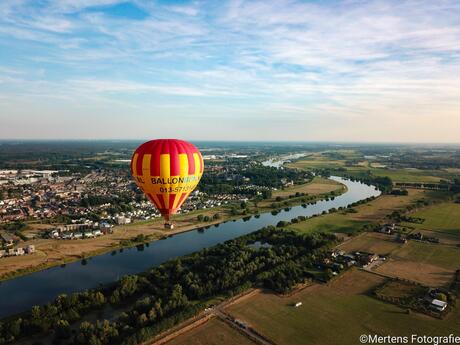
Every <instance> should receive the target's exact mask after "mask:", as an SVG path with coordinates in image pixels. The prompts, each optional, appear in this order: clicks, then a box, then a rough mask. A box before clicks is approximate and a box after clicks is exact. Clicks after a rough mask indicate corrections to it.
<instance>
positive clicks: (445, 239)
mask: <svg viewBox="0 0 460 345" xmlns="http://www.w3.org/2000/svg"><path fill="white" fill-rule="evenodd" d="M415 232H420V233H421V234H423V236H426V237H436V238H437V239H438V240H439V243H441V244H448V245H451V246H456V245H460V234H457V235H453V234H450V233H446V232H439V231H430V230H419V229H417V230H416V231H415Z"/></svg>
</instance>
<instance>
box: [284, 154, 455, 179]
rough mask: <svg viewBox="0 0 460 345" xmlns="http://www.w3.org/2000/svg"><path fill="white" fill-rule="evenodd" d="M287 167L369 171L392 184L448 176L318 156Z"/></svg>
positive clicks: (435, 172)
mask: <svg viewBox="0 0 460 345" xmlns="http://www.w3.org/2000/svg"><path fill="white" fill-rule="evenodd" d="M350 158H351V157H350ZM350 158H348V159H350ZM288 166H289V167H295V168H300V169H305V170H311V169H337V168H345V169H346V170H347V172H348V173H352V174H360V173H365V172H368V171H370V172H371V173H372V174H373V175H376V176H388V177H389V178H391V179H392V180H393V182H427V183H429V182H439V181H440V180H441V179H442V178H445V177H446V176H447V175H448V174H449V172H447V171H446V172H439V171H434V170H420V169H391V168H385V167H382V165H380V164H379V163H376V162H374V163H372V164H370V163H369V162H368V161H366V160H364V161H360V162H359V163H358V164H354V165H352V166H351V165H347V161H346V160H345V159H337V160H331V159H330V158H329V157H325V156H323V155H320V154H315V155H311V156H309V157H306V158H305V159H301V160H298V161H297V162H294V163H290V164H288Z"/></svg>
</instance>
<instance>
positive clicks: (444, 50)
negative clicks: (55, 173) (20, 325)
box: [0, 0, 460, 142]
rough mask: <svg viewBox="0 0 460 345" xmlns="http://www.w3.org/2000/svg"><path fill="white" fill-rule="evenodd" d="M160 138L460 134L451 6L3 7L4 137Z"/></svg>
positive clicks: (12, 1)
mask: <svg viewBox="0 0 460 345" xmlns="http://www.w3.org/2000/svg"><path fill="white" fill-rule="evenodd" d="M156 137H178V138H185V139H194V140H216V139H223V140H302V141H316V140H332V141H390V142H391V141H395V142H460V2H459V1H455V0H452V1H443V0H440V1H354V0H345V1H286V0H279V1H256V0H253V1H242V0H235V1H130V2H127V1H116V0H61V1H47V0H34V1H27V0H5V1H1V2H0V139H8V138H58V139H61V138H85V139H92V138H101V139H105V138H120V139H124V138H126V139H132V138H139V139H146V138H156Z"/></svg>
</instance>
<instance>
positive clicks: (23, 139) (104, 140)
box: [0, 138, 460, 146]
mask: <svg viewBox="0 0 460 345" xmlns="http://www.w3.org/2000/svg"><path fill="white" fill-rule="evenodd" d="M155 139H181V140H187V141H192V142H219V143H280V144H282V143H290V144H379V145H455V146H458V145H460V141H459V142H421V141H418V142H417V141H400V142H395V141H346V140H345V141H332V140H247V139H241V140H222V139H183V138H150V139H149V138H142V139H132V138H130V139H119V138H104V139H99V138H68V139H63V138H46V139H44V138H11V139H0V143H2V142H79V141H80V142H144V141H149V140H155Z"/></svg>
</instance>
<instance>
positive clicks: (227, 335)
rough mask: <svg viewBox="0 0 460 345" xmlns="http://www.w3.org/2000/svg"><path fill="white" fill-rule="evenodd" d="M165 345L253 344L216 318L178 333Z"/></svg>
mask: <svg viewBox="0 0 460 345" xmlns="http://www.w3.org/2000/svg"><path fill="white" fill-rule="evenodd" d="M166 344H167V345H223V344H241V345H254V344H255V343H254V342H252V341H251V340H250V339H248V338H247V337H245V336H244V335H242V334H241V333H240V332H238V331H237V330H235V329H233V328H232V327H230V326H229V325H227V324H225V323H224V322H223V321H220V320H219V319H217V318H213V319H211V320H209V321H208V322H206V323H205V324H203V325H201V326H199V327H197V328H194V329H192V330H190V331H188V332H186V333H184V334H181V335H179V336H178V337H176V338H174V339H173V340H171V341H168V342H167V343H166Z"/></svg>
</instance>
